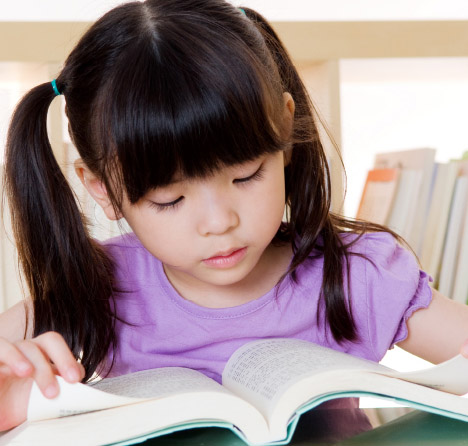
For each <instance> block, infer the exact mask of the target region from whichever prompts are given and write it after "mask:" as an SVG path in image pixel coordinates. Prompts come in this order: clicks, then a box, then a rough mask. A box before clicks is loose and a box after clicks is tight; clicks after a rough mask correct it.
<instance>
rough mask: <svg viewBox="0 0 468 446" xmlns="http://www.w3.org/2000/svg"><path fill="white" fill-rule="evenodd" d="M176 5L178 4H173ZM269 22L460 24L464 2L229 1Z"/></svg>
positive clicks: (56, 1)
mask: <svg viewBox="0 0 468 446" xmlns="http://www.w3.org/2000/svg"><path fill="white" fill-rule="evenodd" d="M174 1H177V0H174ZM230 1H231V3H233V4H235V5H236V6H240V5H244V6H249V7H252V8H254V9H257V10H258V11H259V12H261V13H262V14H264V15H265V16H266V17H267V18H268V19H270V20H331V21H333V20H462V19H466V18H468V2H466V1H465V0H445V1H443V2H442V1H440V0H392V1H388V0H352V1H350V0H326V1H325V0H290V1H288V2H287V3H285V2H284V0H230ZM119 3H123V1H122V0H65V1H64V0H15V1H10V2H7V1H6V0H3V1H2V6H1V12H0V21H62V20H63V21H70V20H71V21H73V20H77V21H87V20H94V19H96V18H97V17H99V16H100V15H101V14H103V13H104V12H106V11H107V10H108V9H110V8H112V7H113V6H115V5H117V4H119Z"/></svg>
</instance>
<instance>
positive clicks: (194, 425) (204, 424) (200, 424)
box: [109, 391, 468, 446]
mask: <svg viewBox="0 0 468 446" xmlns="http://www.w3.org/2000/svg"><path fill="white" fill-rule="evenodd" d="M365 396H367V397H373V398H379V399H384V400H387V401H393V402H395V403H398V404H401V405H404V406H408V407H412V408H413V409H418V410H422V411H424V412H429V413H433V414H436V415H442V416H445V417H449V418H454V419H456V420H461V421H467V422H468V416H466V415H462V414H459V413H455V412H450V411H446V410H442V409H438V408H436V407H433V406H427V405H425V404H419V403H415V402H414V401H409V400H405V399H401V398H394V397H389V396H387V395H381V394H377V393H372V392H360V391H355V392H339V393H335V394H327V395H323V396H320V397H318V398H314V399H313V400H312V401H310V402H308V403H306V404H305V405H303V406H302V407H300V408H299V409H297V411H296V413H295V414H294V416H293V417H292V418H291V420H290V422H289V425H288V428H287V436H286V438H284V439H282V440H279V441H274V442H269V443H266V444H268V445H271V446H276V445H278V446H279V445H285V444H288V443H290V441H291V439H292V436H293V435H294V431H295V430H296V427H297V423H298V422H299V419H300V417H301V415H302V414H304V413H306V412H308V411H309V410H312V409H314V408H315V407H317V406H319V405H320V404H322V403H324V402H325V401H330V400H333V399H337V398H356V397H357V398H360V397H365ZM208 427H213V428H214V427H218V428H225V429H229V430H231V431H232V432H233V433H234V434H235V435H237V436H238V437H240V438H241V439H242V441H244V442H245V444H246V445H249V446H253V445H254V444H253V443H250V442H249V441H248V440H247V438H245V436H244V435H243V434H242V432H241V431H240V430H239V429H238V428H237V427H236V426H234V425H233V424H231V423H228V422H223V421H208V420H206V421H193V422H188V423H182V424H179V425H174V426H170V427H167V428H166V429H160V430H158V431H155V432H150V433H148V434H145V435H141V436H138V437H133V438H131V439H128V440H124V441H121V442H117V443H112V446H125V445H132V444H138V443H142V442H144V441H146V440H149V439H151V438H156V437H161V436H163V435H169V434H172V433H175V432H179V431H184V430H189V429H199V428H208ZM109 446H111V445H109Z"/></svg>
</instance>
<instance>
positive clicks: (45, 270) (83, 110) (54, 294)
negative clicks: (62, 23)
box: [0, 0, 468, 430]
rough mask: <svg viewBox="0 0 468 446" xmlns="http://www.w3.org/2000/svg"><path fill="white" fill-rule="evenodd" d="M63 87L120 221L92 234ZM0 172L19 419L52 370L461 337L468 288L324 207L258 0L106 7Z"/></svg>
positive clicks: (3, 356) (7, 317)
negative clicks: (63, 118) (14, 298)
mask: <svg viewBox="0 0 468 446" xmlns="http://www.w3.org/2000/svg"><path fill="white" fill-rule="evenodd" d="M310 44H317V43H314V42H311V43H310ZM57 94H62V95H64V97H65V102H66V113H67V116H68V119H69V131H70V135H71V138H72V140H73V142H74V144H75V145H76V147H77V149H78V151H79V154H80V157H81V159H80V160H78V161H77V162H76V171H77V173H78V176H79V177H80V179H81V181H82V182H83V184H84V185H85V187H86V188H87V190H88V191H89V193H90V194H91V195H92V196H93V198H94V199H95V200H96V202H97V203H98V204H99V205H100V206H101V207H102V208H103V209H104V212H105V213H106V215H107V217H108V218H110V219H113V220H118V219H121V218H125V220H126V221H127V222H128V224H129V225H130V227H131V229H132V230H133V232H132V233H131V234H127V235H123V236H121V237H118V238H114V239H111V240H109V241H107V242H103V243H101V242H98V241H96V240H93V239H92V238H90V236H89V234H88V228H87V225H86V222H85V220H84V218H83V216H82V215H81V213H80V210H79V208H78V206H77V204H76V202H75V197H74V195H73V192H72V191H71V189H70V187H69V185H68V184H67V182H66V180H65V178H64V177H63V175H62V173H61V171H60V169H59V166H58V165H57V163H56V161H55V159H54V157H53V153H52V150H51V147H50V144H49V141H48V137H47V130H46V118H47V110H48V107H49V105H50V103H51V102H52V100H53V99H54V97H55V96H56V95H57ZM5 177H6V183H5V185H6V191H7V194H8V198H9V203H10V207H11V213H12V221H13V226H14V232H15V237H16V242H17V246H18V251H19V256H20V260H21V264H22V269H23V273H24V277H25V279H26V282H27V285H28V287H29V298H28V299H26V300H25V302H24V303H21V304H18V305H16V306H15V307H13V308H11V309H10V310H8V311H7V312H5V313H4V314H3V315H1V316H0V337H1V339H0V429H3V430H4V429H8V428H10V427H12V426H14V425H17V424H19V423H20V422H22V421H23V420H24V419H25V416H26V415H25V414H26V407H27V401H28V396H29V391H30V388H31V385H32V382H33V381H36V382H37V384H38V386H39V388H40V389H41V390H42V392H43V393H44V395H45V396H47V397H49V398H51V397H54V396H55V395H56V394H57V392H58V387H57V382H56V380H55V377H54V374H60V375H62V376H63V377H64V378H65V379H66V380H67V381H69V382H76V381H80V380H82V381H86V380H88V379H89V378H90V377H91V376H92V374H93V373H94V372H97V373H100V374H102V375H104V376H105V375H119V374H124V373H129V372H134V371H138V370H142V369H148V368H155V367H162V366H184V367H190V368H194V369H198V370H200V371H202V372H203V373H205V374H206V375H208V376H211V377H213V378H215V379H217V380H219V379H220V374H221V371H222V369H223V366H224V364H225V362H226V360H227V358H228V357H229V356H230V355H231V353H232V352H233V351H234V350H235V349H236V348H238V347H239V346H240V345H242V344H243V343H245V342H247V341H250V340H252V339H258V338H264V337H292V338H298V339H304V340H308V341H311V342H316V343H319V344H322V345H325V346H328V347H331V348H334V349H338V350H341V351H345V352H348V353H351V354H353V355H356V356H360V357H363V358H368V359H371V360H374V361H379V360H380V359H381V358H382V357H383V355H384V354H385V352H386V351H387V349H389V348H391V347H392V346H393V345H394V344H395V343H398V344H399V345H400V346H401V347H403V348H405V349H406V350H408V351H410V352H413V353H415V354H417V355H419V356H422V357H424V358H426V359H428V360H430V361H433V362H439V361H442V360H444V359H447V358H449V357H451V356H453V355H455V354H456V353H458V351H459V350H460V348H461V346H462V344H463V341H464V340H465V339H466V338H468V308H467V307H465V306H463V305H458V304H456V303H454V302H452V301H450V300H448V299H446V298H444V297H442V296H440V295H439V294H438V293H437V292H436V291H432V290H431V288H430V287H429V283H428V282H429V279H428V277H427V276H426V274H425V273H424V272H421V271H420V270H419V268H418V265H417V262H416V260H415V259H414V258H413V256H412V254H411V253H410V252H408V251H407V250H405V249H404V248H402V247H401V246H400V244H399V243H398V241H397V240H396V239H395V237H394V236H393V235H392V234H390V233H388V232H385V230H384V228H381V227H378V226H376V225H371V224H366V223H363V222H355V221H350V220H347V219H345V218H342V217H340V216H338V215H334V214H332V213H330V177H329V171H328V167H327V161H326V158H325V155H324V151H323V148H322V145H321V143H320V140H319V137H318V132H317V127H316V125H315V122H314V118H313V112H312V106H311V103H310V101H309V99H308V96H307V93H306V91H305V89H304V86H303V84H302V83H301V81H300V79H299V76H298V74H297V71H296V69H295V68H294V66H293V64H292V63H291V60H290V59H289V57H288V55H287V53H286V51H285V49H284V48H283V46H282V44H281V43H280V41H279V40H278V37H277V36H276V35H275V33H274V31H273V30H272V29H271V27H270V26H269V24H268V23H267V22H266V21H265V20H264V19H263V18H262V17H261V16H260V15H258V14H257V13H256V12H254V11H253V10H250V9H237V8H235V7H233V6H232V5H231V4H229V3H227V2H225V1H223V0H181V1H173V0H147V1H145V2H134V3H128V4H124V5H122V6H119V7H117V8H115V9H113V10H112V11H110V12H109V13H107V14H106V15H105V16H104V17H102V18H101V19H100V20H98V21H97V22H96V23H95V24H94V25H93V26H92V27H91V28H90V29H89V31H88V32H87V33H86V34H85V35H84V36H83V38H82V39H81V40H80V42H79V43H78V45H77V46H76V48H75V49H74V50H73V51H72V53H71V54H70V56H69V57H68V59H67V60H66V62H65V65H64V67H63V69H62V71H61V73H60V74H59V75H58V77H57V79H56V80H54V81H53V82H51V83H46V84H42V85H39V86H37V87H36V88H34V89H32V90H31V91H30V92H29V93H28V94H26V96H25V97H24V98H23V100H22V101H21V102H20V104H19V105H18V108H17V109H16V111H15V114H14V116H13V120H12V123H11V128H10V131H9V135H8V142H7V149H6V165H5ZM285 205H286V209H287V212H286V218H284V215H285V214H284V211H285ZM417 310H418V311H417Z"/></svg>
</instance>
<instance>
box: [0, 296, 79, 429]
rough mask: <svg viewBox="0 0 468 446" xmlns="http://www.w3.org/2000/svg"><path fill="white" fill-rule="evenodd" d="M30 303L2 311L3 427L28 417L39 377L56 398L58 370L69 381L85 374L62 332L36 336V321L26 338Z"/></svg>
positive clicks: (46, 392) (0, 378) (0, 373)
mask: <svg viewBox="0 0 468 446" xmlns="http://www.w3.org/2000/svg"><path fill="white" fill-rule="evenodd" d="M27 311H28V314H29V320H30V321H31V314H32V313H31V311H30V307H29V305H28V304H27V303H22V302H21V303H19V304H17V305H15V306H13V307H12V308H10V309H9V310H7V311H6V312H5V313H3V314H0V431H2V430H6V429H9V428H11V427H14V426H16V425H18V424H20V423H21V422H23V421H24V420H25V419H26V412H27V405H28V400H29V393H30V391H31V386H32V382H33V381H36V382H37V385H38V386H39V388H40V389H41V391H42V393H43V394H44V395H45V396H46V397H48V398H53V397H55V396H56V395H57V393H58V384H57V380H56V379H55V373H59V374H60V375H61V376H63V377H64V378H65V379H66V380H67V381H69V382H77V381H80V380H81V379H82V377H83V376H84V370H83V367H82V366H81V364H78V363H77V362H76V360H75V358H74V357H73V355H72V353H71V352H70V350H69V348H68V346H67V345H66V343H65V341H64V339H63V338H62V336H60V335H59V334H58V333H53V332H49V333H44V334H42V335H40V336H38V337H36V338H32V330H31V329H30V327H31V325H32V324H28V325H29V326H28V332H27V333H26V339H24V330H25V326H26V314H27V313H26V312H27Z"/></svg>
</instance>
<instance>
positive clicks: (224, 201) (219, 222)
mask: <svg viewBox="0 0 468 446" xmlns="http://www.w3.org/2000/svg"><path fill="white" fill-rule="evenodd" d="M239 222H240V219H239V214H238V212H237V211H236V209H235V206H234V205H233V203H231V202H230V200H229V199H228V197H222V196H221V195H216V196H211V197H210V199H209V200H206V201H205V202H204V204H203V206H201V207H200V219H199V224H198V231H199V233H200V234H201V235H203V236H208V235H221V234H225V233H227V232H229V231H231V230H232V229H234V228H236V227H237V226H238V225H239Z"/></svg>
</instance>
